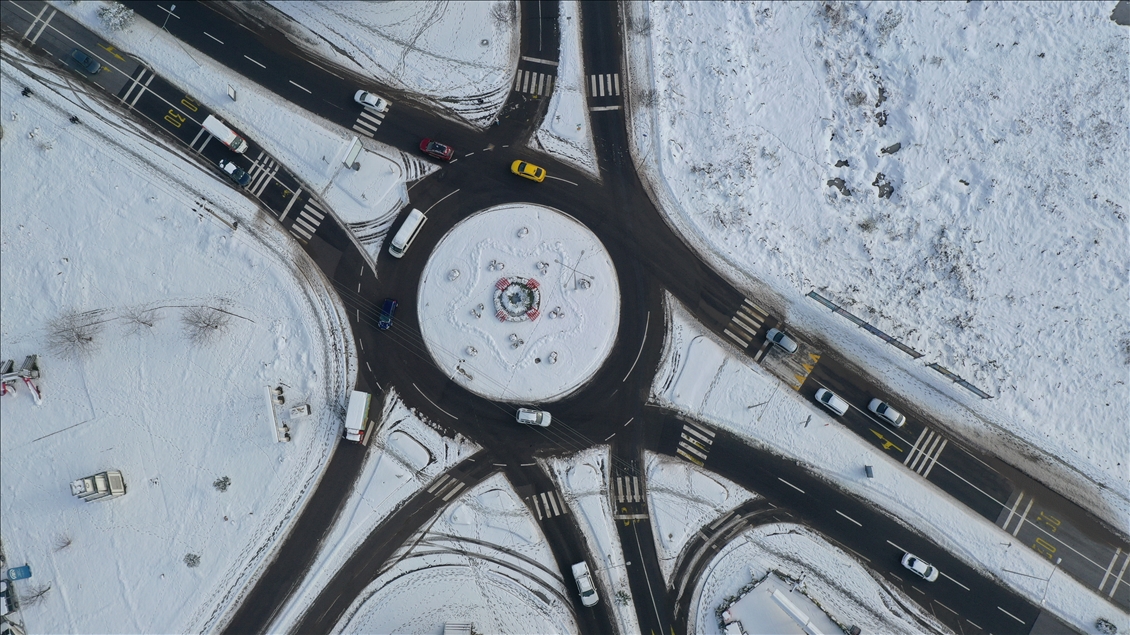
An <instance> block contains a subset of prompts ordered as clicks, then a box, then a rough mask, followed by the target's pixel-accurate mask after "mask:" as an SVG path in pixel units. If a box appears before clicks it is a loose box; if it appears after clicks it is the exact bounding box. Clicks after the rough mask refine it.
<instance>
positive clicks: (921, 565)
mask: <svg viewBox="0 0 1130 635" xmlns="http://www.w3.org/2000/svg"><path fill="white" fill-rule="evenodd" d="M902 566H904V567H906V568H907V569H909V570H911V571H912V572H914V574H915V575H917V576H918V577H920V578H922V579H923V580H925V581H927V582H933V581H934V580H937V579H938V570H937V569H935V568H934V565H932V564H930V563H928V562H924V561H922V560H919V559H918V556H916V555H914V554H912V553H910V552H907V553H905V554H903V556H902Z"/></svg>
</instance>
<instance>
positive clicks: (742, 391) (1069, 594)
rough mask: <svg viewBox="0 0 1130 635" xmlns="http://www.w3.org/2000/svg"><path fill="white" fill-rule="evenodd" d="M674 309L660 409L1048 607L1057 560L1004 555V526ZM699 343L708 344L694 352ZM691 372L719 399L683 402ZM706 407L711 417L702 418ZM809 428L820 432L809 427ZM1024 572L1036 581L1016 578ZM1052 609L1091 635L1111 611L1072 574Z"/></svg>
mask: <svg viewBox="0 0 1130 635" xmlns="http://www.w3.org/2000/svg"><path fill="white" fill-rule="evenodd" d="M668 307H669V309H670V312H671V318H670V320H671V329H670V330H669V331H668V333H667V338H666V342H665V344H664V357H665V358H667V359H665V360H664V361H663V363H662V364H661V366H660V368H661V372H660V373H657V374H656V376H655V382H654V383H653V386H652V400H653V401H654V402H655V403H657V404H658V405H660V406H664V407H667V408H671V409H673V410H675V411H678V412H681V413H683V414H684V415H685V416H687V417H688V418H694V419H696V420H700V421H705V422H706V423H709V424H710V425H712V426H716V427H718V428H722V429H725V430H728V431H730V432H732V433H734V434H736V435H738V436H740V437H742V438H744V439H746V440H747V441H748V442H749V443H751V444H752V445H753V446H755V447H760V448H764V449H765V450H767V451H770V452H773V453H774V454H776V455H778V456H783V457H786V458H788V459H791V460H794V461H796V462H797V464H798V465H801V466H804V467H805V468H806V469H808V470H809V471H810V472H811V473H812V474H813V475H815V476H817V477H819V478H821V479H824V480H826V481H829V482H830V483H832V484H834V485H835V486H836V487H838V488H840V489H843V490H844V491H846V492H847V493H849V494H851V495H853V496H856V497H858V498H860V499H863V500H867V501H871V502H872V503H873V504H874V505H875V506H876V507H877V508H879V509H881V510H884V511H885V513H887V514H888V515H889V516H891V517H892V518H895V519H897V520H898V522H900V523H902V524H904V525H905V526H907V527H908V528H911V530H912V531H916V532H919V533H921V534H923V535H925V536H927V537H928V538H930V539H931V540H933V541H934V542H935V543H937V544H938V545H939V546H940V547H942V548H943V549H946V550H947V551H949V552H950V553H952V554H953V555H954V556H955V557H957V558H960V559H961V560H962V561H964V562H965V563H967V564H968V565H969V566H971V567H973V568H974V569H977V570H978V571H981V572H982V573H984V574H985V575H987V576H989V577H990V578H993V579H996V580H999V581H1000V582H1001V583H1002V584H1007V585H1008V586H1009V587H1011V588H1012V589H1013V590H1015V591H1016V592H1017V593H1018V594H1020V595H1021V596H1023V597H1025V598H1027V599H1028V600H1029V601H1030V602H1032V603H1034V604H1039V603H1040V601H1041V599H1042V598H1043V596H1044V590H1045V581H1046V580H1047V579H1048V577H1050V576H1051V573H1052V572H1053V570H1054V569H1053V566H1052V564H1051V563H1049V562H1048V560H1047V558H1045V557H1044V556H1042V555H1041V554H1040V553H1038V552H1036V551H1034V550H1032V549H1028V548H1025V547H1020V546H1018V547H1017V548H1016V549H1010V548H1009V547H1003V546H1002V543H1001V540H1000V539H1001V536H1002V534H1001V530H1000V528H999V527H997V526H996V525H994V524H993V523H991V522H989V521H988V520H986V519H984V518H983V517H981V516H978V515H976V514H974V513H973V512H972V511H970V510H969V509H968V508H967V507H965V506H963V505H961V504H960V503H958V502H957V501H955V500H954V499H953V498H951V497H950V496H949V495H948V494H946V493H945V492H943V491H942V490H940V489H938V488H937V487H936V486H934V485H933V484H931V483H929V482H928V481H925V480H923V479H921V478H919V477H918V475H917V474H915V473H913V472H911V471H909V470H907V469H905V468H904V467H903V465H902V463H901V462H899V461H897V460H896V459H895V458H894V457H892V456H890V455H888V454H886V453H883V452H881V451H878V450H877V449H876V448H875V447H873V446H871V445H870V444H869V443H868V442H867V441H866V440H864V439H862V438H861V437H859V436H857V435H856V434H854V433H852V432H851V431H849V430H847V429H846V428H844V427H843V426H840V425H838V424H836V423H834V421H832V419H831V417H830V416H829V415H828V414H827V412H826V411H825V410H824V409H823V408H820V407H818V406H816V405H815V404H813V403H812V402H810V401H808V400H807V399H805V398H804V397H801V396H800V395H799V394H797V393H796V392H795V391H793V390H780V389H779V388H780V387H781V383H780V382H779V381H777V380H776V379H774V378H771V377H768V376H766V375H764V374H762V373H763V371H762V369H761V368H760V367H759V366H747V365H746V364H745V363H744V360H745V358H737V357H733V356H731V355H729V354H728V353H727V352H726V349H725V348H724V347H722V345H721V344H719V343H718V342H717V341H715V338H714V335H712V334H709V333H707V332H705V329H704V328H702V326H701V325H699V324H697V323H695V322H694V318H693V316H691V315H690V313H689V312H687V310H686V309H685V308H683V307H682V306H680V305H679V304H678V303H677V302H676V301H675V300H674V299H673V298H671V297H670V296H668ZM694 342H698V344H696V345H694V346H692V345H691V344H692V343H694ZM683 372H686V373H697V374H703V375H706V376H710V377H713V378H714V380H713V382H712V383H711V384H710V385H709V391H710V395H711V398H710V399H705V398H704V395H702V394H687V393H683V394H681V395H680V396H679V397H677V398H676V397H675V396H674V391H673V389H672V388H671V387H670V385H671V383H673V377H674V376H676V375H678V374H679V373H683ZM752 404H757V405H758V407H757V409H756V410H750V407H751V405H752ZM698 408H701V410H698V411H697V412H695V411H694V410H692V409H698ZM754 413H756V416H754ZM809 419H811V425H805V424H806V422H807V421H808V420H809ZM821 422H825V423H824V425H820V424H821ZM863 465H874V466H875V471H876V473H877V474H878V476H877V477H876V478H867V477H866V476H864V475H863V470H861V469H860V468H861V466H863ZM1005 544H1008V543H1005ZM1005 569H1008V570H1010V571H1009V572H1006V571H1005ZM1017 571H1019V572H1020V573H1021V574H1024V575H1027V576H1029V577H1024V575H1015V574H1014V573H1012V572H1017ZM1044 606H1045V608H1046V609H1047V610H1049V611H1051V612H1052V613H1054V614H1055V615H1057V616H1060V617H1061V618H1062V619H1063V620H1064V621H1065V622H1066V623H1068V624H1070V625H1071V626H1072V627H1074V628H1077V629H1079V630H1080V631H1082V632H1088V631H1089V629H1090V628H1091V625H1092V623H1093V621H1094V616H1096V615H1104V614H1109V612H1110V610H1111V607H1110V605H1109V604H1107V603H1106V602H1104V601H1103V599H1101V598H1100V596H1099V595H1098V594H1096V593H1093V592H1092V590H1091V588H1090V587H1088V586H1084V585H1082V584H1080V583H1079V582H1077V581H1075V580H1074V579H1072V578H1070V577H1068V576H1066V575H1059V576H1055V579H1054V580H1053V582H1052V583H1051V590H1049V591H1048V594H1047V601H1046V603H1045V604H1044Z"/></svg>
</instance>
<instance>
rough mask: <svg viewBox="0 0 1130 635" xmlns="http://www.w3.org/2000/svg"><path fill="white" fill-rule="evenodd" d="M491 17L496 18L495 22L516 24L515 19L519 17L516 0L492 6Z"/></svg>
mask: <svg viewBox="0 0 1130 635" xmlns="http://www.w3.org/2000/svg"><path fill="white" fill-rule="evenodd" d="M490 18H491V20H494V23H495V24H499V25H506V24H514V21H515V20H517V19H518V5H516V4H515V3H514V0H510V2H507V3H505V4H502V3H497V4H495V5H494V6H492V7H491V8H490Z"/></svg>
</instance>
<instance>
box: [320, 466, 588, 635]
mask: <svg viewBox="0 0 1130 635" xmlns="http://www.w3.org/2000/svg"><path fill="white" fill-rule="evenodd" d="M571 583H572V582H571V581H570V582H569V583H566V582H565V581H564V580H563V579H562V577H561V572H560V571H558V570H557V563H556V561H555V560H554V559H553V554H552V553H551V552H550V550H549V546H548V544H547V543H546V541H545V536H544V535H543V534H542V533H541V528H540V527H539V526H538V524H537V522H536V521H535V520H534V518H533V516H531V515H530V510H529V508H527V507H526V506H525V505H524V504H522V501H521V500H520V499H519V498H518V495H517V493H515V492H514V489H513V488H512V487H511V486H510V482H509V481H507V480H506V477H505V476H503V475H502V474H495V475H494V476H491V477H490V478H488V479H486V480H485V481H483V482H482V483H479V484H478V485H476V486H475V487H473V488H471V489H470V490H468V491H467V492H466V493H465V494H463V495H462V496H460V497H458V498H456V499H454V500H453V501H452V503H451V504H450V505H449V506H447V507H445V508H444V509H443V510H441V511H440V513H439V514H438V515H437V517H436V519H435V520H434V521H432V522H430V523H428V524H427V525H426V526H425V529H424V530H423V531H422V532H420V534H418V535H416V536H415V537H413V538H412V539H411V540H409V541H408V544H407V545H405V547H404V548H402V549H401V550H400V551H399V552H397V554H396V555H395V556H393V558H392V563H391V565H389V566H388V568H387V569H386V570H385V571H384V572H382V574H381V575H380V577H378V578H377V579H376V580H375V581H374V582H373V583H372V584H371V585H369V586H368V587H367V588H366V589H365V591H364V592H363V593H362V594H361V595H360V596H359V597H358V598H357V599H356V600H354V602H353V604H352V605H351V606H350V607H349V609H348V610H347V611H346V614H345V616H344V617H343V618H342V620H341V621H340V622H339V623H338V624H337V625H336V626H335V627H334V629H333V632H334V633H438V632H441V631H442V630H443V625H444V623H445V622H456V623H470V624H472V625H473V629H474V632H476V633H507V632H521V633H576V632H577V623H576V619H575V617H574V615H573V612H572V603H571V602H570V599H569V595H570V594H571V593H572V590H571Z"/></svg>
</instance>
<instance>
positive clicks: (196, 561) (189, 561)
mask: <svg viewBox="0 0 1130 635" xmlns="http://www.w3.org/2000/svg"><path fill="white" fill-rule="evenodd" d="M184 563H185V564H186V565H188V567H189V568H190V569H191V568H192V567H196V566H199V565H200V556H198V555H196V554H194V553H186V554H184Z"/></svg>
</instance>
